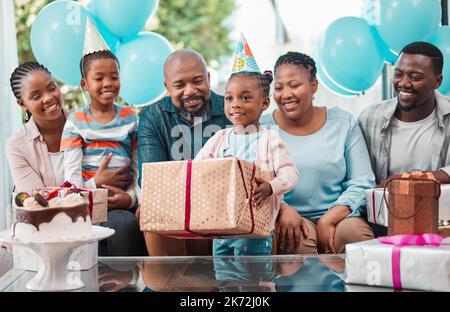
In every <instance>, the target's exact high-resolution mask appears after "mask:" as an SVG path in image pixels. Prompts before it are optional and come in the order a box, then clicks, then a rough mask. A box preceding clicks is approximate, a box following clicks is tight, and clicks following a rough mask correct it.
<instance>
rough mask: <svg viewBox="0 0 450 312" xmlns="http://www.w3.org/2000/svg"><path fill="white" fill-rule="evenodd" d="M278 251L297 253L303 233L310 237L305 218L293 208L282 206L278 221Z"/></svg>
mask: <svg viewBox="0 0 450 312" xmlns="http://www.w3.org/2000/svg"><path fill="white" fill-rule="evenodd" d="M276 230H277V245H278V247H277V249H278V250H280V251H283V250H286V253H290V252H293V251H296V250H297V249H298V248H299V247H300V241H301V237H302V235H301V234H302V233H303V236H304V237H308V236H309V231H308V228H307V227H306V224H305V222H303V217H302V216H301V215H300V214H299V213H298V212H297V210H295V209H294V208H292V207H291V206H289V205H287V204H284V203H283V204H281V207H280V213H279V214H278V221H277V226H276Z"/></svg>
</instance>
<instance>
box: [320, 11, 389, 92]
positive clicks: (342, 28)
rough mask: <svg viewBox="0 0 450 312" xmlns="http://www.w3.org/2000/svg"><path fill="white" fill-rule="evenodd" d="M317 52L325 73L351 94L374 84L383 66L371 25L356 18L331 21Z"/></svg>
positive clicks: (382, 59) (349, 17)
mask: <svg viewBox="0 0 450 312" xmlns="http://www.w3.org/2000/svg"><path fill="white" fill-rule="evenodd" d="M318 55H319V56H320V60H321V62H322V66H323V67H322V69H323V70H325V71H326V72H327V73H328V76H329V77H330V78H331V79H332V80H333V81H334V82H335V83H336V84H337V85H338V86H340V87H342V88H344V89H345V90H348V91H350V92H354V93H358V92H362V91H365V90H367V89H369V88H370V87H371V86H373V85H374V84H375V82H376V81H377V79H378V76H379V75H380V73H381V71H382V69H383V66H384V58H383V55H382V54H381V51H380V50H379V48H378V46H377V42H376V40H375V38H374V36H373V33H372V31H371V29H370V26H369V25H368V24H367V22H366V21H365V20H364V19H362V18H359V17H351V16H348V17H343V18H340V19H337V20H335V21H334V22H333V23H331V24H330V25H329V26H328V28H327V29H326V30H325V32H324V33H323V35H322V39H321V40H319V45H318Z"/></svg>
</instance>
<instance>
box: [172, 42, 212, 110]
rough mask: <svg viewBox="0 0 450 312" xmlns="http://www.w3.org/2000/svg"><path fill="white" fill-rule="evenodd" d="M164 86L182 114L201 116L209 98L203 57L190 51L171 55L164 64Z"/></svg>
mask: <svg viewBox="0 0 450 312" xmlns="http://www.w3.org/2000/svg"><path fill="white" fill-rule="evenodd" d="M164 86H165V87H166V90H167V92H168V94H169V96H170V97H171V99H172V102H173V104H174V105H175V107H177V108H178V109H179V110H181V111H182V112H183V113H184V114H186V115H189V116H201V115H202V113H203V112H204V110H205V109H206V107H207V104H208V103H209V100H210V98H211V91H210V90H209V73H208V70H207V67H206V62H205V59H204V58H203V56H202V55H201V54H200V53H198V52H196V51H194V50H191V49H183V50H178V51H175V52H173V53H171V54H170V55H169V56H168V57H167V59H166V61H165V62H164Z"/></svg>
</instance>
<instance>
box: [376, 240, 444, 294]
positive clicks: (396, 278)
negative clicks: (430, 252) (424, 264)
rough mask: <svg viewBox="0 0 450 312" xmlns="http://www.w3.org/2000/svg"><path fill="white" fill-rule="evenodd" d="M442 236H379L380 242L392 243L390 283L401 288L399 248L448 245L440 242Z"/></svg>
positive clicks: (396, 287)
mask: <svg viewBox="0 0 450 312" xmlns="http://www.w3.org/2000/svg"><path fill="white" fill-rule="evenodd" d="M443 239H444V238H443V237H442V236H441V235H438V234H420V235H417V234H415V235H414V234H401V235H393V236H383V237H379V238H378V241H379V242H380V243H382V244H388V245H394V248H393V249H392V258H391V263H392V284H393V286H394V288H395V289H402V288H403V287H402V278H401V273H400V250H401V249H402V248H403V247H405V246H425V245H431V246H442V245H450V244H444V243H442V240H443Z"/></svg>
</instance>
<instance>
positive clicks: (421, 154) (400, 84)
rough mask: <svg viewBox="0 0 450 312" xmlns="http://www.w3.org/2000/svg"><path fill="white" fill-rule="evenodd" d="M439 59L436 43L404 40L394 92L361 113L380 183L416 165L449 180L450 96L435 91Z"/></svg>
mask: <svg viewBox="0 0 450 312" xmlns="http://www.w3.org/2000/svg"><path fill="white" fill-rule="evenodd" d="M443 63H444V61H443V56H442V53H441V51H440V50H439V49H438V48H437V47H435V46H434V45H432V44H430V43H426V42H414V43H411V44H409V45H407V46H406V47H404V48H403V50H402V52H401V53H400V56H399V58H398V60H397V63H396V64H395V72H394V78H393V85H394V90H395V94H396V98H393V99H391V100H388V101H384V102H382V103H378V104H375V105H372V106H370V107H368V108H367V109H365V110H364V111H363V112H362V113H361V115H360V116H359V120H358V121H359V125H360V126H361V129H362V131H363V134H364V138H365V140H366V144H367V148H368V150H369V155H370V160H371V163H372V169H373V171H374V173H375V178H376V182H377V183H378V184H379V185H380V184H381V185H383V184H384V182H385V181H386V180H387V178H388V177H389V176H391V175H393V174H401V173H403V172H407V171H412V170H416V169H417V170H422V171H427V172H431V173H432V174H433V175H434V176H435V177H436V179H437V180H438V181H440V182H441V183H450V176H449V174H450V150H449V140H450V125H449V122H450V98H449V97H446V96H443V95H442V94H440V93H439V92H437V91H436V89H437V88H439V86H440V85H441V83H442V67H443ZM449 78H450V77H449Z"/></svg>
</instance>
